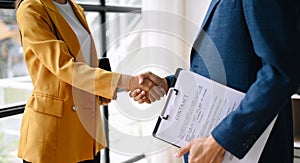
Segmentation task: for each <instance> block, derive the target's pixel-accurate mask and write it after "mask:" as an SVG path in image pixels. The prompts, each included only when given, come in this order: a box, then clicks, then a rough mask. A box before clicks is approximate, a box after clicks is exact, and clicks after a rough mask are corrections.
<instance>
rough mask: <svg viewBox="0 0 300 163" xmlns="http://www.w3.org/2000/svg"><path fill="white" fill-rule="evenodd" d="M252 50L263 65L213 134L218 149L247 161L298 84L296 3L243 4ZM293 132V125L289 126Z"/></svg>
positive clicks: (258, 1) (266, 1) (262, 1)
mask: <svg viewBox="0 0 300 163" xmlns="http://www.w3.org/2000/svg"><path fill="white" fill-rule="evenodd" d="M242 7H243V11H244V13H243V14H244V17H245V21H246V24H247V27H248V29H249V33H250V37H251V40H252V44H253V48H254V51H255V53H256V55H258V56H259V57H260V58H261V59H262V62H263V66H262V68H261V69H260V70H259V72H258V74H257V79H256V81H255V82H254V83H253V84H252V85H251V87H250V89H249V90H248V91H247V93H246V96H245V98H244V99H243V100H242V101H241V103H240V105H239V107H238V108H237V110H236V111H234V112H232V113H231V114H230V115H228V116H227V117H226V118H225V119H224V120H223V121H222V122H221V123H220V124H219V125H218V126H217V127H216V128H215V129H214V130H213V131H212V135H213V137H214V138H215V139H216V141H217V142H218V143H220V145H222V146H223V147H224V148H225V149H226V150H227V151H229V152H230V153H232V154H233V155H235V156H236V157H238V158H243V157H244V156H245V155H246V153H247V152H248V151H249V150H250V148H251V147H252V146H253V144H254V143H255V141H256V140H257V139H258V138H259V136H260V135H261V134H262V132H263V131H264V130H265V129H266V128H267V126H268V125H269V123H270V122H271V121H272V120H273V119H274V118H275V116H276V115H277V114H278V113H279V112H281V111H283V109H284V108H285V104H286V103H287V102H288V101H289V100H291V95H292V94H293V93H295V91H296V90H297V88H298V87H299V84H300V75H299V71H300V70H299V66H298V65H299V61H300V49H299V47H300V46H299V42H300V40H299V39H300V35H299V28H298V27H297V14H296V12H295V11H296V10H293V9H294V8H293V2H292V1H285V0H275V1H274V0H272V1H271V0H250V1H249V0H242ZM291 127H292V126H291Z"/></svg>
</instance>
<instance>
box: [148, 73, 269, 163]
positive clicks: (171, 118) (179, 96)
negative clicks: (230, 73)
mask: <svg viewBox="0 0 300 163" xmlns="http://www.w3.org/2000/svg"><path fill="white" fill-rule="evenodd" d="M244 96H245V94H244V93H242V92H239V91H237V90H234V89H231V88H229V87H227V86H224V85H222V84H219V83H217V82H214V81H212V80H210V79H207V78H205V77H203V76H200V75H198V74H196V73H193V72H191V71H187V70H181V71H180V73H179V75H178V77H177V80H176V83H175V86H174V88H170V89H169V92H168V94H167V99H166V102H165V105H164V108H163V111H162V113H161V116H160V117H159V119H158V121H157V124H156V126H155V129H154V132H153V136H154V137H156V138H158V139H160V140H163V141H165V142H168V143H171V144H173V145H175V146H178V147H182V146H184V145H186V144H187V143H188V142H189V141H191V140H192V139H195V138H198V137H206V136H209V135H210V134H211V131H212V130H213V129H214V128H215V127H216V126H217V125H218V124H219V123H220V122H221V120H222V119H223V118H225V117H226V116H227V115H228V114H229V113H230V112H232V111H234V110H235V109H236V108H237V107H238V106H239V103H240V101H241V100H242V99H243V98H244ZM274 122H275V119H274V120H273V122H272V123H271V124H270V125H269V127H268V128H267V129H266V130H265V132H264V133H263V134H262V135H261V136H260V138H259V139H258V140H257V142H256V143H255V144H254V146H253V147H252V148H251V150H250V151H249V152H248V153H247V155H246V156H245V157H244V158H243V159H241V160H239V159H237V158H236V157H234V156H233V155H231V154H230V153H229V152H226V153H225V156H224V160H223V163H255V162H258V159H259V157H260V154H261V152H262V150H263V148H264V145H265V143H266V141H267V139H268V136H269V134H270V131H271V129H272V127H273V125H274Z"/></svg>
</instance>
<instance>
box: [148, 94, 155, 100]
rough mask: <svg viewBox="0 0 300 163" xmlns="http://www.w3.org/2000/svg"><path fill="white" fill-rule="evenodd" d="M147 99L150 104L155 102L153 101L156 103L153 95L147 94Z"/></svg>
mask: <svg viewBox="0 0 300 163" xmlns="http://www.w3.org/2000/svg"><path fill="white" fill-rule="evenodd" d="M147 97H148V99H149V100H150V101H151V102H155V101H156V99H155V97H154V96H153V94H151V93H149V94H148V95H147Z"/></svg>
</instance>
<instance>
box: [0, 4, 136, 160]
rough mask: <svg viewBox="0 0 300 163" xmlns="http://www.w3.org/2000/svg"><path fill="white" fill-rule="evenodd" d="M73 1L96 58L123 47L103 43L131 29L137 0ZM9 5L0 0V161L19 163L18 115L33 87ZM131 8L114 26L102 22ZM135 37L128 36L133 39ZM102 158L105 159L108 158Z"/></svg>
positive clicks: (11, 5) (20, 116) (109, 41)
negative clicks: (79, 8)
mask: <svg viewBox="0 0 300 163" xmlns="http://www.w3.org/2000/svg"><path fill="white" fill-rule="evenodd" d="M75 1H76V2H77V3H79V4H81V5H82V7H83V8H84V9H85V11H86V18H87V21H88V23H89V26H90V29H91V31H92V35H93V37H94V40H95V44H96V49H97V51H98V57H102V56H107V54H109V55H110V56H116V55H118V54H119V53H115V52H116V51H120V49H121V48H123V47H124V46H123V43H121V44H118V45H117V46H116V45H114V46H113V47H112V48H110V50H107V49H109V48H107V46H108V44H110V43H111V40H113V39H114V38H115V37H114V36H116V35H117V34H118V31H119V30H124V29H126V30H127V29H132V28H134V26H135V25H136V24H137V23H138V19H139V17H140V14H139V12H140V10H141V9H140V8H138V7H140V6H141V0H126V1H122V0H118V1H106V2H105V0H75ZM105 3H106V4H105ZM13 4H14V0H7V1H0V144H1V146H0V162H11V163H17V162H22V160H20V159H19V158H17V157H16V156H17V146H18V139H19V129H20V124H21V118H22V114H20V113H22V112H23V110H24V106H25V103H26V100H27V99H28V98H29V96H30V95H31V91H32V88H33V87H32V84H31V78H30V76H29V75H28V71H27V68H26V64H25V62H24V58H23V53H22V47H21V43H20V38H19V31H18V27H17V24H16V19H15V10H14V7H13ZM131 11H133V12H134V13H132V14H129V15H130V16H129V17H128V18H126V19H122V20H118V21H113V22H114V24H115V25H116V26H111V25H109V23H106V20H111V18H112V17H115V16H117V17H119V16H120V15H122V14H124V13H128V12H131ZM138 40H139V39H138V37H137V38H135V39H132V41H136V42H137V41H138ZM122 54H124V53H122ZM105 155H106V154H105ZM106 156H108V155H106ZM104 157H105V156H104ZM127 158H128V157H126V159H127ZM124 159H125V158H124ZM105 160H106V161H104V162H109V158H106V159H105Z"/></svg>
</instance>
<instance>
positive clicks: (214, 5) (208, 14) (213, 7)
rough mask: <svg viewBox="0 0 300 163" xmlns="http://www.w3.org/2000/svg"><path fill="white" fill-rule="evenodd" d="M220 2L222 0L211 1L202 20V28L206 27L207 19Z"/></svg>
mask: <svg viewBox="0 0 300 163" xmlns="http://www.w3.org/2000/svg"><path fill="white" fill-rule="evenodd" d="M219 2H220V0H212V1H211V3H210V5H209V7H208V10H207V13H206V15H205V17H204V20H203V22H202V25H201V29H203V28H204V27H205V25H206V23H207V20H208V19H209V18H210V17H211V14H212V11H213V10H214V9H215V8H216V6H217V4H218V3H219Z"/></svg>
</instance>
